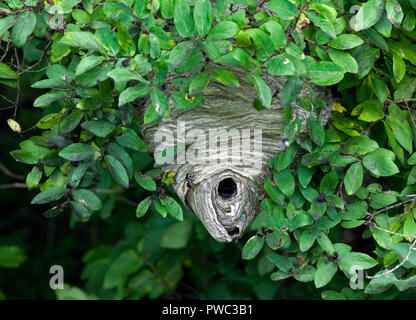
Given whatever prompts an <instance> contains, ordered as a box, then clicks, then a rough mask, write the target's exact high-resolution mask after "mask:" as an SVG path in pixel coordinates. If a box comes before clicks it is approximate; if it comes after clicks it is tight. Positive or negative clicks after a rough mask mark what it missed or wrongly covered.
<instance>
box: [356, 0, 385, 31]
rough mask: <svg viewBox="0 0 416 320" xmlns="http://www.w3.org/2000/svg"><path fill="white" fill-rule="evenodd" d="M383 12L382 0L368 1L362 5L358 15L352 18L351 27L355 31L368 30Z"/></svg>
mask: <svg viewBox="0 0 416 320" xmlns="http://www.w3.org/2000/svg"><path fill="white" fill-rule="evenodd" d="M383 11H384V0H370V1H367V2H366V3H364V5H363V6H362V7H361V8H360V10H359V11H358V13H357V14H356V15H355V16H354V17H353V21H352V22H351V25H353V26H354V30H355V31H361V30H365V29H368V28H370V27H372V26H373V25H375V24H376V23H377V21H378V20H380V18H381V16H382V15H383Z"/></svg>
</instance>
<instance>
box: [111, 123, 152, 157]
mask: <svg viewBox="0 0 416 320" xmlns="http://www.w3.org/2000/svg"><path fill="white" fill-rule="evenodd" d="M122 130H123V134H122V135H121V136H119V137H116V141H117V142H118V143H119V144H121V145H122V146H123V147H126V148H130V149H133V150H136V151H141V152H144V151H146V144H145V143H144V141H143V140H142V139H141V138H140V137H139V136H138V135H137V133H136V132H135V131H134V130H133V129H130V128H122Z"/></svg>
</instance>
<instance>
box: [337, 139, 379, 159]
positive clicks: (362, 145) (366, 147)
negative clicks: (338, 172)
mask: <svg viewBox="0 0 416 320" xmlns="http://www.w3.org/2000/svg"><path fill="white" fill-rule="evenodd" d="M376 149H378V144H377V142H375V141H374V140H371V139H370V138H369V137H367V136H359V137H352V138H351V139H350V140H349V141H348V143H347V145H346V147H345V149H344V152H345V153H352V154H355V155H364V154H367V153H369V152H371V151H374V150H376Z"/></svg>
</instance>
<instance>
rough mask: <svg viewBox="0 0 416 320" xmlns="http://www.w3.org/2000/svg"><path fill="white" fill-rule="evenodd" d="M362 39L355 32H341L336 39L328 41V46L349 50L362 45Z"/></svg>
mask: <svg viewBox="0 0 416 320" xmlns="http://www.w3.org/2000/svg"><path fill="white" fill-rule="evenodd" d="M363 43H364V41H363V40H362V39H361V38H360V37H359V36H357V35H355V34H341V35H339V36H338V37H337V38H336V39H331V41H329V43H328V44H329V46H330V47H331V48H334V49H339V50H349V49H352V48H355V47H358V46H360V45H362V44H363Z"/></svg>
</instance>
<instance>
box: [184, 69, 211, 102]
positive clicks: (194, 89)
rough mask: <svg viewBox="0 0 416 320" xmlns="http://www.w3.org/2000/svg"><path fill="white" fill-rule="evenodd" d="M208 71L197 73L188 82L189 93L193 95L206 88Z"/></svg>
mask: <svg viewBox="0 0 416 320" xmlns="http://www.w3.org/2000/svg"><path fill="white" fill-rule="evenodd" d="M209 78H210V73H209V72H208V71H205V72H201V73H199V74H197V75H196V76H195V77H194V78H193V79H192V81H191V83H190V84H189V93H190V94H191V95H192V96H193V95H194V94H195V93H199V92H201V91H202V90H204V89H205V88H206V86H207V85H208V83H209Z"/></svg>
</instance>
